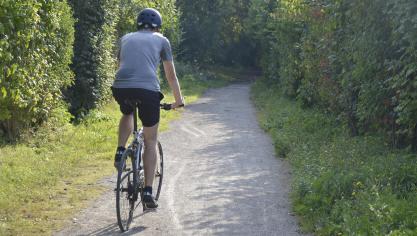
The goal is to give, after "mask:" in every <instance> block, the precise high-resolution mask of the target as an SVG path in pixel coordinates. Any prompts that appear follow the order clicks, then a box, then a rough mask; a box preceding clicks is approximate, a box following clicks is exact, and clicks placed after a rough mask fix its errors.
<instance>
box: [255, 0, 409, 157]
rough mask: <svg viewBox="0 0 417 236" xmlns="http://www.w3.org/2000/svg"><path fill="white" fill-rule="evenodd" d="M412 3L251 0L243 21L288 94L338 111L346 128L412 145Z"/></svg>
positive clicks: (393, 0) (267, 72)
mask: <svg viewBox="0 0 417 236" xmlns="http://www.w3.org/2000/svg"><path fill="white" fill-rule="evenodd" d="M416 10H417V3H416V2H415V1H413V0H398V1H397V0H365V1H363V0H353V1H352V0H341V1H330V0H319V1H304V0H282V1H279V2H277V1H261V0H252V7H251V10H250V12H249V19H251V22H250V24H248V27H249V28H250V29H251V30H252V31H253V32H258V33H257V34H254V35H255V36H256V38H257V40H259V41H260V42H261V43H260V48H261V50H262V51H261V57H262V59H261V62H262V68H263V71H264V72H265V75H266V77H267V78H268V79H269V81H270V83H275V84H279V85H280V86H281V87H282V89H283V90H284V91H285V94H286V95H288V96H290V97H294V98H296V99H297V100H298V101H300V102H301V103H302V104H303V105H304V106H316V107H321V108H322V109H323V110H325V111H327V112H330V113H333V114H336V115H337V116H338V117H339V119H340V120H341V121H343V122H345V124H346V125H347V126H348V127H349V129H350V132H351V134H352V135H360V134H365V133H367V132H377V133H381V134H382V135H383V136H385V137H386V140H387V142H389V143H391V144H392V146H394V147H409V148H413V149H414V150H416V149H417V80H416V76H417V41H416V40H415V39H416V37H417V15H416V14H415V12H416ZM260 25H262V26H263V27H259V26H260Z"/></svg>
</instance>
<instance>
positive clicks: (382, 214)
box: [252, 80, 417, 235]
mask: <svg viewBox="0 0 417 236" xmlns="http://www.w3.org/2000/svg"><path fill="white" fill-rule="evenodd" d="M252 92H253V98H254V100H255V104H256V106H257V108H258V110H259V118H260V124H261V126H262V127H263V128H264V129H265V130H266V131H268V132H269V133H270V134H271V136H272V138H273V141H274V143H275V148H276V150H277V154H279V153H281V152H284V153H285V154H286V155H285V157H286V158H287V159H288V160H289V161H290V163H291V165H292V167H293V168H292V170H293V171H292V173H293V192H292V199H293V205H294V210H295V212H296V213H298V214H299V215H300V216H301V217H302V221H301V222H302V226H303V227H304V229H306V230H308V231H314V232H315V233H316V234H317V235H415V234H416V232H417V222H416V219H417V211H416V210H415V209H416V208H417V195H416V194H415V193H416V191H417V166H416V165H415V160H416V158H417V156H416V154H409V153H408V152H406V151H404V150H400V151H399V150H390V147H389V145H386V144H385V142H384V140H383V138H381V137H380V136H378V135H373V136H370V135H368V136H357V137H350V136H349V131H348V130H347V129H345V128H342V127H341V126H340V123H339V122H337V121H336V119H335V117H334V116H333V115H329V114H324V113H323V112H322V111H321V110H319V109H302V108H301V106H299V105H298V104H296V103H295V102H293V101H290V100H288V99H286V98H284V97H283V96H282V95H283V94H282V89H278V87H277V86H271V85H270V82H268V81H267V80H260V81H257V83H256V84H255V86H254V87H253V89H252ZM283 143H285V145H282V144H283Z"/></svg>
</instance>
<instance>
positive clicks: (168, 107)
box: [161, 103, 172, 111]
mask: <svg viewBox="0 0 417 236" xmlns="http://www.w3.org/2000/svg"><path fill="white" fill-rule="evenodd" d="M161 108H162V109H163V110H166V111H169V110H171V109H172V107H171V104H168V103H162V104H161Z"/></svg>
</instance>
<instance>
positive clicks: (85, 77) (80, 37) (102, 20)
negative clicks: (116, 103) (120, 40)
mask: <svg viewBox="0 0 417 236" xmlns="http://www.w3.org/2000/svg"><path fill="white" fill-rule="evenodd" d="M69 3H70V4H71V6H72V8H73V10H74V18H75V19H76V24H75V42H74V59H73V63H72V65H71V68H72V70H73V71H74V73H75V83H74V85H73V86H72V87H71V88H70V89H68V90H67V91H66V93H65V94H66V98H67V100H68V101H69V102H70V103H71V108H70V111H71V113H73V114H74V115H76V116H82V115H85V114H86V113H87V112H88V111H89V110H91V109H93V108H96V107H98V106H99V105H100V104H103V103H104V102H106V101H107V100H108V99H109V98H110V94H111V93H110V86H111V83H112V81H113V78H114V74H115V70H116V60H115V53H114V51H115V45H116V24H117V22H118V16H119V1H118V0H86V1H78V0H69Z"/></svg>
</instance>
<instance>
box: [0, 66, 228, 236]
mask: <svg viewBox="0 0 417 236" xmlns="http://www.w3.org/2000/svg"><path fill="white" fill-rule="evenodd" d="M184 67H186V66H185V65H184V66H180V67H178V68H179V70H180V73H181V74H180V76H179V77H180V78H182V79H181V80H180V83H181V85H182V90H183V93H184V95H185V96H186V102H187V103H191V102H193V101H195V100H196V99H197V98H198V97H199V96H200V95H201V94H202V92H203V91H204V90H206V89H207V88H210V87H220V86H224V85H226V84H227V83H228V81H227V80H231V79H230V78H225V77H224V76H221V78H222V79H217V78H216V77H213V76H212V77H210V78H208V77H207V76H206V74H207V72H203V73H201V74H200V73H198V74H196V73H195V71H190V70H189V69H187V68H185V69H184ZM165 101H167V102H171V101H173V97H172V96H171V95H170V94H169V93H167V96H166V99H165ZM179 116H180V112H179V111H170V112H166V111H162V112H161V124H160V127H161V128H160V130H161V131H163V130H166V129H167V128H168V122H169V121H171V120H173V119H176V118H178V117H179ZM119 118H120V113H119V109H118V106H117V104H116V103H114V102H113V103H110V104H108V105H107V106H105V107H103V108H102V109H100V110H95V111H92V112H91V113H90V114H89V115H88V116H87V117H86V118H85V119H84V120H83V121H82V122H81V124H79V125H72V124H65V125H62V126H60V127H57V128H54V130H53V131H51V130H50V129H47V130H46V131H45V130H44V131H42V130H40V131H39V132H38V133H37V134H36V136H34V137H32V138H30V139H28V140H27V141H25V142H24V143H20V144H15V145H3V146H0V186H1V187H0V235H50V234H51V232H52V231H53V230H57V229H59V228H61V227H62V226H63V225H64V224H65V223H66V222H68V219H69V218H70V216H71V215H73V214H75V213H76V212H78V211H79V210H80V209H81V208H83V207H85V206H86V205H87V204H88V202H89V201H90V200H92V199H94V198H95V197H98V196H99V195H100V194H101V193H102V192H103V191H104V190H105V189H104V187H102V186H100V185H98V184H97V181H98V180H99V179H101V178H102V177H104V176H108V175H111V174H112V173H114V167H113V155H114V149H115V144H116V143H117V139H116V135H117V124H118V119H119Z"/></svg>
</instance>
